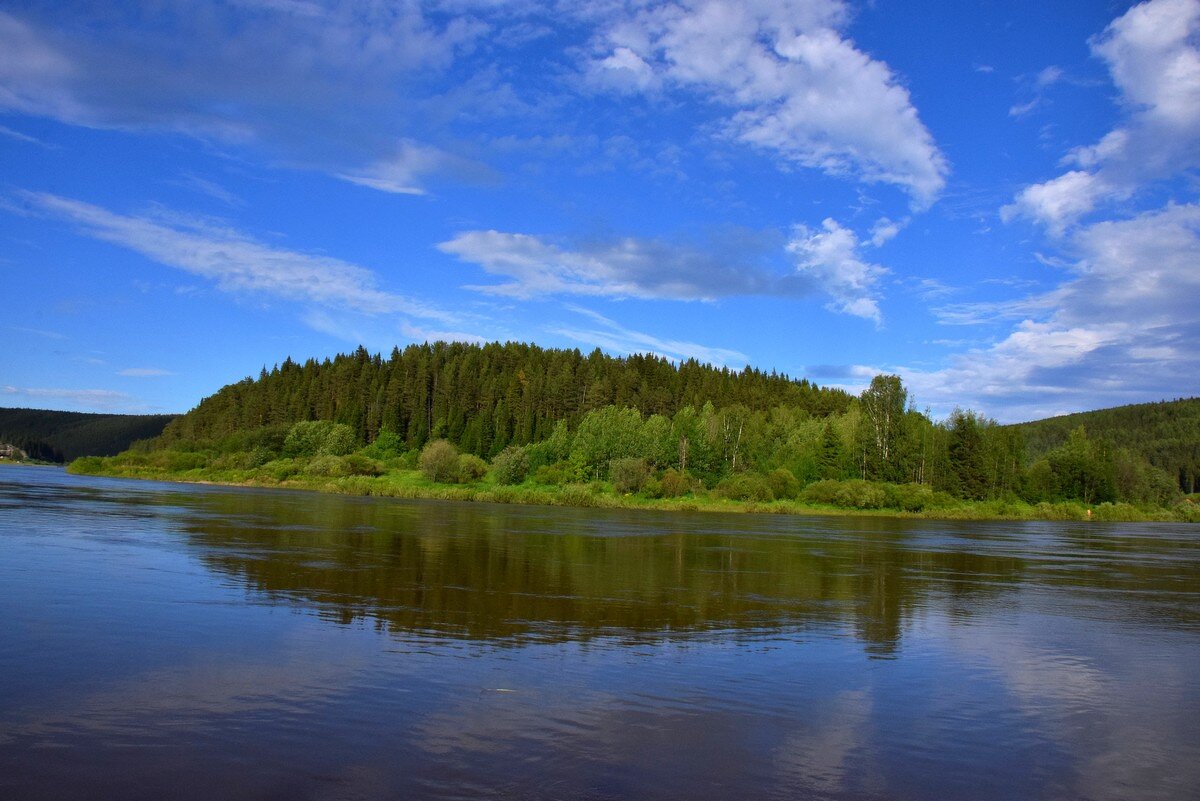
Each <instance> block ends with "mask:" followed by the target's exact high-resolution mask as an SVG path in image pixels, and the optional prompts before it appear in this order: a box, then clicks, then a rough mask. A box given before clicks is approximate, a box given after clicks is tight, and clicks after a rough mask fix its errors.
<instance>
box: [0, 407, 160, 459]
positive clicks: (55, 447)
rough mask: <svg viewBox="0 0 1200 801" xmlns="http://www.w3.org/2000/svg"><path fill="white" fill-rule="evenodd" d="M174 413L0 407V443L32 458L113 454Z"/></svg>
mask: <svg viewBox="0 0 1200 801" xmlns="http://www.w3.org/2000/svg"><path fill="white" fill-rule="evenodd" d="M174 418H175V415H170V414H145V415H142V414H90V413H86V412H56V411H49V410H46V409H4V408H0V443H7V444H9V445H15V446H16V447H18V448H20V449H21V450H23V451H25V453H26V454H27V455H28V456H29V458H31V459H36V460H38V461H43V462H69V461H71V460H72V459H77V458H79V457H80V456H112V455H113V454H117V453H120V452H121V451H123V450H125V449H126V448H128V447H129V446H130V444H132V443H133V442H134V441H135V440H141V439H148V438H150V437H156V436H158V435H159V434H160V433H162V430H163V428H164V427H165V426H166V425H167V423H169V422H171V420H173V419H174Z"/></svg>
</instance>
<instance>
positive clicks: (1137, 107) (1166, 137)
mask: <svg viewBox="0 0 1200 801" xmlns="http://www.w3.org/2000/svg"><path fill="white" fill-rule="evenodd" d="M1091 47H1092V52H1093V54H1095V55H1096V56H1097V57H1098V58H1101V59H1103V60H1104V62H1105V63H1106V64H1107V65H1108V69H1109V73H1110V74H1111V75H1112V79H1113V82H1114V83H1115V84H1116V86H1117V89H1118V90H1119V92H1120V101H1121V105H1122V107H1123V109H1124V114H1125V119H1124V122H1123V124H1121V125H1119V126H1118V127H1116V128H1114V129H1113V130H1112V131H1110V132H1109V133H1108V134H1106V135H1105V136H1104V137H1103V138H1102V139H1101V140H1100V141H1099V142H1097V143H1096V144H1094V145H1091V146H1088V147H1081V148H1076V149H1075V150H1073V151H1072V152H1071V153H1070V154H1068V156H1067V157H1066V159H1065V160H1064V161H1065V162H1066V163H1068V164H1072V165H1074V166H1076V167H1078V168H1079V169H1076V170H1071V171H1069V172H1067V173H1065V174H1063V175H1061V176H1059V177H1057V178H1054V179H1052V180H1050V181H1047V182H1045V183H1041V184H1034V185H1032V186H1029V187H1026V188H1025V189H1023V190H1022V191H1021V192H1020V193H1019V194H1018V195H1017V197H1016V199H1015V201H1014V202H1013V203H1012V204H1010V205H1008V206H1005V207H1004V209H1003V210H1002V215H1003V216H1004V218H1005V219H1006V220H1011V219H1013V218H1015V217H1018V216H1022V217H1028V218H1030V219H1032V220H1035V221H1037V222H1040V223H1042V224H1044V225H1046V226H1047V227H1048V228H1049V229H1050V230H1051V232H1052V233H1055V234H1056V235H1061V234H1062V233H1063V232H1064V231H1065V230H1066V228H1067V227H1068V226H1070V225H1072V224H1074V223H1075V222H1077V221H1078V220H1080V219H1082V218H1083V217H1085V216H1086V215H1087V214H1089V213H1090V212H1092V211H1093V210H1095V209H1096V208H1098V207H1099V206H1100V205H1101V204H1103V203H1106V202H1110V201H1114V200H1125V199H1127V198H1129V197H1131V196H1132V195H1133V194H1135V193H1136V192H1137V191H1138V190H1139V189H1141V188H1142V187H1144V186H1145V185H1146V184H1148V183H1151V182H1154V181H1158V180H1161V179H1163V178H1167V177H1170V176H1172V175H1176V174H1178V173H1179V172H1180V171H1182V170H1187V169H1191V168H1194V167H1197V166H1200V0H1149V2H1145V3H1141V4H1139V5H1137V6H1134V7H1133V8H1131V9H1130V10H1129V11H1128V12H1126V13H1125V14H1124V15H1122V16H1121V17H1119V18H1117V19H1116V20H1114V21H1113V22H1112V23H1111V24H1110V25H1109V26H1108V27H1107V28H1106V29H1105V30H1104V32H1103V33H1102V34H1101V35H1100V36H1098V37H1096V38H1095V39H1093V40H1092V42H1091ZM1052 77H1053V78H1054V80H1057V79H1058V78H1060V77H1061V73H1060V74H1059V75H1057V76H1052Z"/></svg>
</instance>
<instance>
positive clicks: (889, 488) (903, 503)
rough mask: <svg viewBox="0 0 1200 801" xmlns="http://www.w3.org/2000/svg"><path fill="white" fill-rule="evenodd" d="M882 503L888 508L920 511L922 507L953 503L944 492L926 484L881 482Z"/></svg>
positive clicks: (930, 507)
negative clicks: (936, 490)
mask: <svg viewBox="0 0 1200 801" xmlns="http://www.w3.org/2000/svg"><path fill="white" fill-rule="evenodd" d="M882 489H883V505H884V506H885V507H887V508H888V509H901V510H903V511H906V512H920V511H921V510H922V509H933V508H938V507H945V506H952V505H954V502H955V501H954V499H953V498H951V497H950V496H949V495H948V494H947V493H945V492H935V491H934V490H933V488H932V487H930V486H929V485H927V484H883V485H882Z"/></svg>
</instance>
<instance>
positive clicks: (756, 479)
mask: <svg viewBox="0 0 1200 801" xmlns="http://www.w3.org/2000/svg"><path fill="white" fill-rule="evenodd" d="M716 493H717V497H720V498H728V499H730V500H734V501H773V500H775V493H774V492H772V491H771V485H770V483H768V481H767V479H766V477H765V476H763V475H760V474H759V473H738V474H737V475H734V476H730V477H729V478H727V479H725V480H723V481H722V482H721V483H719V484H717V486H716Z"/></svg>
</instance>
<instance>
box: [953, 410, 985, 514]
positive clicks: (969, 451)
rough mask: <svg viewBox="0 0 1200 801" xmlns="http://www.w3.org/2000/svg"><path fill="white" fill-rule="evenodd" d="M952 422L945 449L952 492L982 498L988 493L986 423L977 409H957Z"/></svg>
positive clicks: (961, 496)
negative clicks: (985, 450) (984, 435)
mask: <svg viewBox="0 0 1200 801" xmlns="http://www.w3.org/2000/svg"><path fill="white" fill-rule="evenodd" d="M949 423H950V435H949V444H948V445H947V449H946V450H947V461H948V462H949V468H950V469H949V478H950V481H949V482H948V483H949V485H950V491H951V492H952V493H953V494H954V495H957V496H958V497H960V498H968V499H970V500H975V501H981V500H983V499H984V498H986V497H987V494H988V481H987V474H986V469H985V456H986V454H985V453H984V443H983V432H982V428H983V426H985V425H986V422H985V421H982V420H981V419H980V418H979V417H978V416H977V415H976V414H975V413H974V412H971V411H965V412H964V411H963V410H961V409H955V410H954V412H953V413H952V414H951V415H950V421H949Z"/></svg>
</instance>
